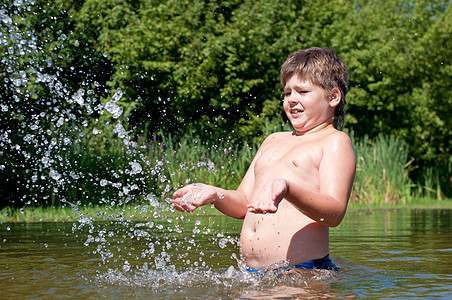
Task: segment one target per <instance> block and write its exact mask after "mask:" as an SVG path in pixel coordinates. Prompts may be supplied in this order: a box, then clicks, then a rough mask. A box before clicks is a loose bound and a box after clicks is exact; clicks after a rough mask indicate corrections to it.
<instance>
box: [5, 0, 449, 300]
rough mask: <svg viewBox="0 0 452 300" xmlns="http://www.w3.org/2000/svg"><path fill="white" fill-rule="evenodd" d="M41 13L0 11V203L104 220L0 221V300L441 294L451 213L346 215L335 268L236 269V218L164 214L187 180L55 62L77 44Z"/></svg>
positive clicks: (105, 100) (92, 83) (112, 93)
mask: <svg viewBox="0 0 452 300" xmlns="http://www.w3.org/2000/svg"><path fill="white" fill-rule="evenodd" d="M44 6H45V5H44ZM40 7H41V6H40V5H35V3H34V1H31V0H28V1H14V2H13V3H12V4H11V5H7V4H3V5H2V6H0V25H1V26H0V47H1V50H2V51H3V53H8V55H7V56H4V57H3V58H2V72H1V75H2V80H1V82H2V86H1V90H2V91H3V92H4V95H5V96H4V97H1V98H0V155H1V156H2V158H5V159H3V160H2V161H1V162H0V184H1V185H2V186H1V188H2V189H3V188H4V189H5V191H4V192H3V190H2V196H4V197H3V198H2V199H0V201H1V204H7V205H18V206H22V205H29V204H32V205H39V204H43V203H46V204H52V205H53V204H64V205H70V206H71V207H73V208H74V211H76V212H77V211H78V208H79V207H80V206H81V205H93V204H94V205H95V204H103V207H104V209H105V215H104V217H105V218H104V219H105V221H102V222H93V221H92V220H91V219H89V218H87V217H86V216H83V215H80V219H79V221H78V222H75V223H72V222H69V223H64V222H63V223H14V224H0V233H1V235H0V298H1V299H8V298H56V297H61V298H63V297H71V298H83V299H85V298H102V297H104V298H127V297H134V298H151V297H152V298H186V297H188V298H262V297H264V296H266V297H268V298H298V297H300V298H303V297H312V298H326V297H339V298H345V297H349V296H350V297H354V296H358V297H364V298H397V297H400V298H406V297H413V298H418V297H434V296H438V297H443V298H447V297H449V296H451V283H450V281H451V271H450V269H451V263H450V262H451V255H452V246H451V242H450V233H449V231H450V228H451V212H450V211H449V210H429V211H409V210H406V211H404V210H401V211H376V212H373V213H372V214H368V213H365V212H363V213H351V214H348V215H347V217H346V219H345V221H344V223H343V224H342V225H341V226H340V227H339V228H335V229H332V238H331V254H332V255H333V257H334V259H335V261H336V262H337V264H338V265H339V266H340V267H341V271H340V272H338V273H336V272H329V271H317V272H313V271H305V272H301V273H291V274H289V275H292V276H296V277H285V278H282V279H281V278H280V279H274V278H272V277H264V278H260V279H259V278H255V277H254V276H251V275H250V274H247V273H246V272H243V271H241V269H242V268H243V266H241V263H240V260H239V259H238V257H237V256H238V235H239V232H240V225H241V223H240V221H237V220H233V219H229V218H226V217H211V216H210V217H209V216H206V215H201V216H198V217H196V218H195V217H193V216H187V215H184V217H182V216H180V215H174V214H172V213H171V212H170V209H169V205H168V204H167V203H166V202H165V199H166V198H168V197H169V196H168V195H170V194H171V191H172V190H174V189H175V188H176V187H178V186H180V185H182V184H184V183H185V182H182V181H183V180H173V177H172V176H175V175H177V174H176V173H175V171H174V170H171V172H170V171H169V169H170V168H168V170H167V169H165V168H166V166H165V165H166V164H168V165H169V161H168V159H167V158H165V154H164V153H163V154H162V155H161V156H158V155H154V156H152V155H153V154H155V153H157V154H161V153H159V149H160V150H161V146H163V145H156V141H155V139H154V140H153V141H146V142H145V143H144V144H139V143H137V137H136V136H134V135H133V134H132V133H131V132H132V129H133V128H130V127H128V122H127V118H128V115H127V111H128V110H129V109H130V107H127V106H124V107H123V105H124V103H127V102H128V100H131V99H128V98H127V97H128V95H126V94H125V93H124V92H123V91H122V90H121V89H120V88H119V87H118V86H114V87H111V86H107V85H106V81H108V80H109V79H108V78H104V75H105V74H100V75H99V74H96V73H95V72H94V71H92V70H84V68H83V66H80V65H73V66H71V67H69V68H68V67H67V66H64V65H63V66H61V65H59V63H60V58H61V57H60V56H61V55H63V56H64V55H65V50H64V49H67V48H70V47H73V46H74V45H72V44H71V43H76V44H77V45H75V46H76V47H78V46H80V45H78V43H79V42H78V41H77V40H74V37H75V36H76V35H77V34H76V33H75V32H72V31H71V35H72V34H74V36H71V37H68V36H66V35H65V33H64V32H63V31H62V30H61V29H58V28H59V26H61V24H59V23H58V21H57V19H56V18H48V19H46V20H40V19H39V18H38V19H39V22H41V21H42V24H43V25H45V26H48V27H49V28H52V30H49V31H42V30H38V31H37V32H36V31H35V29H34V28H33V27H32V26H30V24H29V17H30V16H31V17H34V18H37V17H38V16H40V14H39V13H36V11H38V12H39V10H40V9H41V8H40ZM45 9H50V7H45ZM53 9H55V8H53ZM65 13H66V12H65ZM47 22H50V23H47ZM31 23H33V22H31ZM38 27H39V26H38ZM82 48H83V47H80V49H82ZM85 55H88V56H89V57H88V56H87V57H84V59H90V60H91V59H93V60H96V61H100V60H104V59H107V58H108V54H105V55H104V54H99V53H97V54H96V53H85V52H84V54H83V56H85ZM98 75H99V76H98ZM149 75H151V76H152V74H149ZM105 76H106V75H105ZM107 77H108V76H107ZM102 78H103V81H102V80H101V79H102ZM69 79H72V81H71V80H69ZM75 79H77V80H78V81H77V80H75ZM74 82H77V84H74ZM154 96H155V97H157V98H159V97H160V96H159V95H154ZM162 115H163V114H162ZM150 134H152V133H150ZM104 138H105V139H106V140H107V142H105V139H104ZM108 141H109V142H108ZM146 143H147V144H146ZM152 143H153V144H152ZM151 144H152V145H151ZM151 146H152V147H154V148H152V149H151V150H152V151H149V148H150V147H151ZM143 147H144V148H143ZM112 149H114V150H112ZM215 149H216V148H215ZM104 150H105V151H104ZM218 151H220V150H218ZM102 153H106V154H105V155H104V156H102V155H103V154H102ZM113 154H114V155H113ZM111 155H113V156H111ZM178 163H179V162H178ZM180 163H181V167H180V169H181V170H182V169H185V170H192V168H206V167H207V169H208V171H209V172H211V171H212V166H211V165H210V164H209V163H208V162H202V161H201V162H199V163H198V164H197V165H196V166H189V165H186V166H185V165H182V164H183V162H182V161H181V162H180ZM99 166H102V167H99ZM217 167H220V168H221V167H222V166H217ZM223 167H224V166H223ZM176 169H177V168H176ZM181 170H180V171H181ZM176 171H177V172H179V170H176ZM189 180H192V181H195V180H196V178H192V177H190V178H189ZM16 196H17V197H16ZM74 199H76V200H74ZM131 207H132V208H135V210H136V213H135V215H139V212H140V211H144V212H149V211H152V212H155V214H154V218H153V219H149V218H147V219H144V220H142V221H139V222H138V221H131V220H130V218H127V217H125V215H124V213H123V212H124V211H125V210H126V209H129V208H131ZM118 211H119V213H118ZM121 211H122V212H121ZM164 216H166V217H164ZM168 216H169V217H168Z"/></svg>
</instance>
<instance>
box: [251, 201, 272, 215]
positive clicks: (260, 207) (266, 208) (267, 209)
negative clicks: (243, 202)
mask: <svg viewBox="0 0 452 300" xmlns="http://www.w3.org/2000/svg"><path fill="white" fill-rule="evenodd" d="M277 210H278V207H277V206H275V205H274V204H272V203H267V204H264V203H259V202H257V201H255V202H253V203H250V204H248V211H249V212H252V213H255V214H266V213H270V214H274V213H275V212H276V211H277Z"/></svg>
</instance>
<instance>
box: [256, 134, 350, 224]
mask: <svg viewBox="0 0 452 300" xmlns="http://www.w3.org/2000/svg"><path fill="white" fill-rule="evenodd" d="M355 168H356V161H355V155H354V153H353V148H352V145H351V142H350V138H349V137H348V136H347V135H345V134H344V133H340V134H337V135H335V136H334V137H332V141H330V143H328V147H325V149H324V153H323V158H322V161H321V163H320V166H319V179H320V187H319V192H316V191H312V190H308V189H306V188H305V187H304V186H303V183H299V182H293V181H291V180H288V179H282V178H278V179H275V180H273V181H272V182H270V183H269V184H268V185H267V186H266V187H264V189H263V190H262V192H261V194H262V195H260V196H259V197H258V198H257V199H265V198H266V199H267V201H260V202H259V203H251V204H250V205H249V206H248V210H249V211H250V212H254V213H266V212H269V213H274V212H276V210H277V207H278V204H279V202H280V201H281V200H282V199H283V198H284V199H286V200H287V201H289V202H291V203H292V204H293V205H294V206H295V207H297V208H298V209H299V210H300V211H301V212H303V213H304V214H305V215H306V216H308V217H310V218H311V219H313V220H316V221H317V222H319V223H322V224H325V225H326V226H331V227H335V226H337V225H339V224H340V222H341V221H342V219H343V217H344V215H345V211H346V209H347V203H348V198H349V196H350V192H351V188H352V185H353V179H354V176H355Z"/></svg>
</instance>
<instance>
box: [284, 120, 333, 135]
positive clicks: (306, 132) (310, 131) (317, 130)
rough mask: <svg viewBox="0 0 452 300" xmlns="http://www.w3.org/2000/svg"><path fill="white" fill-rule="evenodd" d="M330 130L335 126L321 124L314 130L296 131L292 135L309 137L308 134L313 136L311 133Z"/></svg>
mask: <svg viewBox="0 0 452 300" xmlns="http://www.w3.org/2000/svg"><path fill="white" fill-rule="evenodd" d="M330 128H333V125H332V124H331V123H322V124H320V125H318V126H316V127H314V128H311V129H309V130H305V131H303V130H294V131H293V133H292V135H296V136H303V135H308V134H311V133H315V132H320V131H323V130H327V129H330Z"/></svg>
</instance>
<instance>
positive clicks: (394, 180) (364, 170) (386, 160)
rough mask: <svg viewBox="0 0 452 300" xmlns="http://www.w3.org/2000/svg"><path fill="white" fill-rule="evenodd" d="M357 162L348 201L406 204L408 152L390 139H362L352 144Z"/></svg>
mask: <svg viewBox="0 0 452 300" xmlns="http://www.w3.org/2000/svg"><path fill="white" fill-rule="evenodd" d="M354 147H355V155H356V159H357V168H356V177H355V183H354V185H353V190H352V194H351V197H350V201H351V202H360V203H364V204H383V203H384V204H388V203H389V204H408V203H410V202H411V201H412V199H413V195H412V193H411V189H412V187H413V183H412V182H411V180H410V178H409V176H408V175H409V174H408V166H409V165H410V164H411V163H412V160H409V159H408V149H407V147H406V146H405V145H404V144H403V142H402V141H401V140H399V139H397V138H395V137H393V136H389V137H386V136H383V135H379V136H378V137H377V138H376V139H375V140H370V139H369V138H368V137H365V138H364V139H363V140H362V141H358V142H355V143H354Z"/></svg>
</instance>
